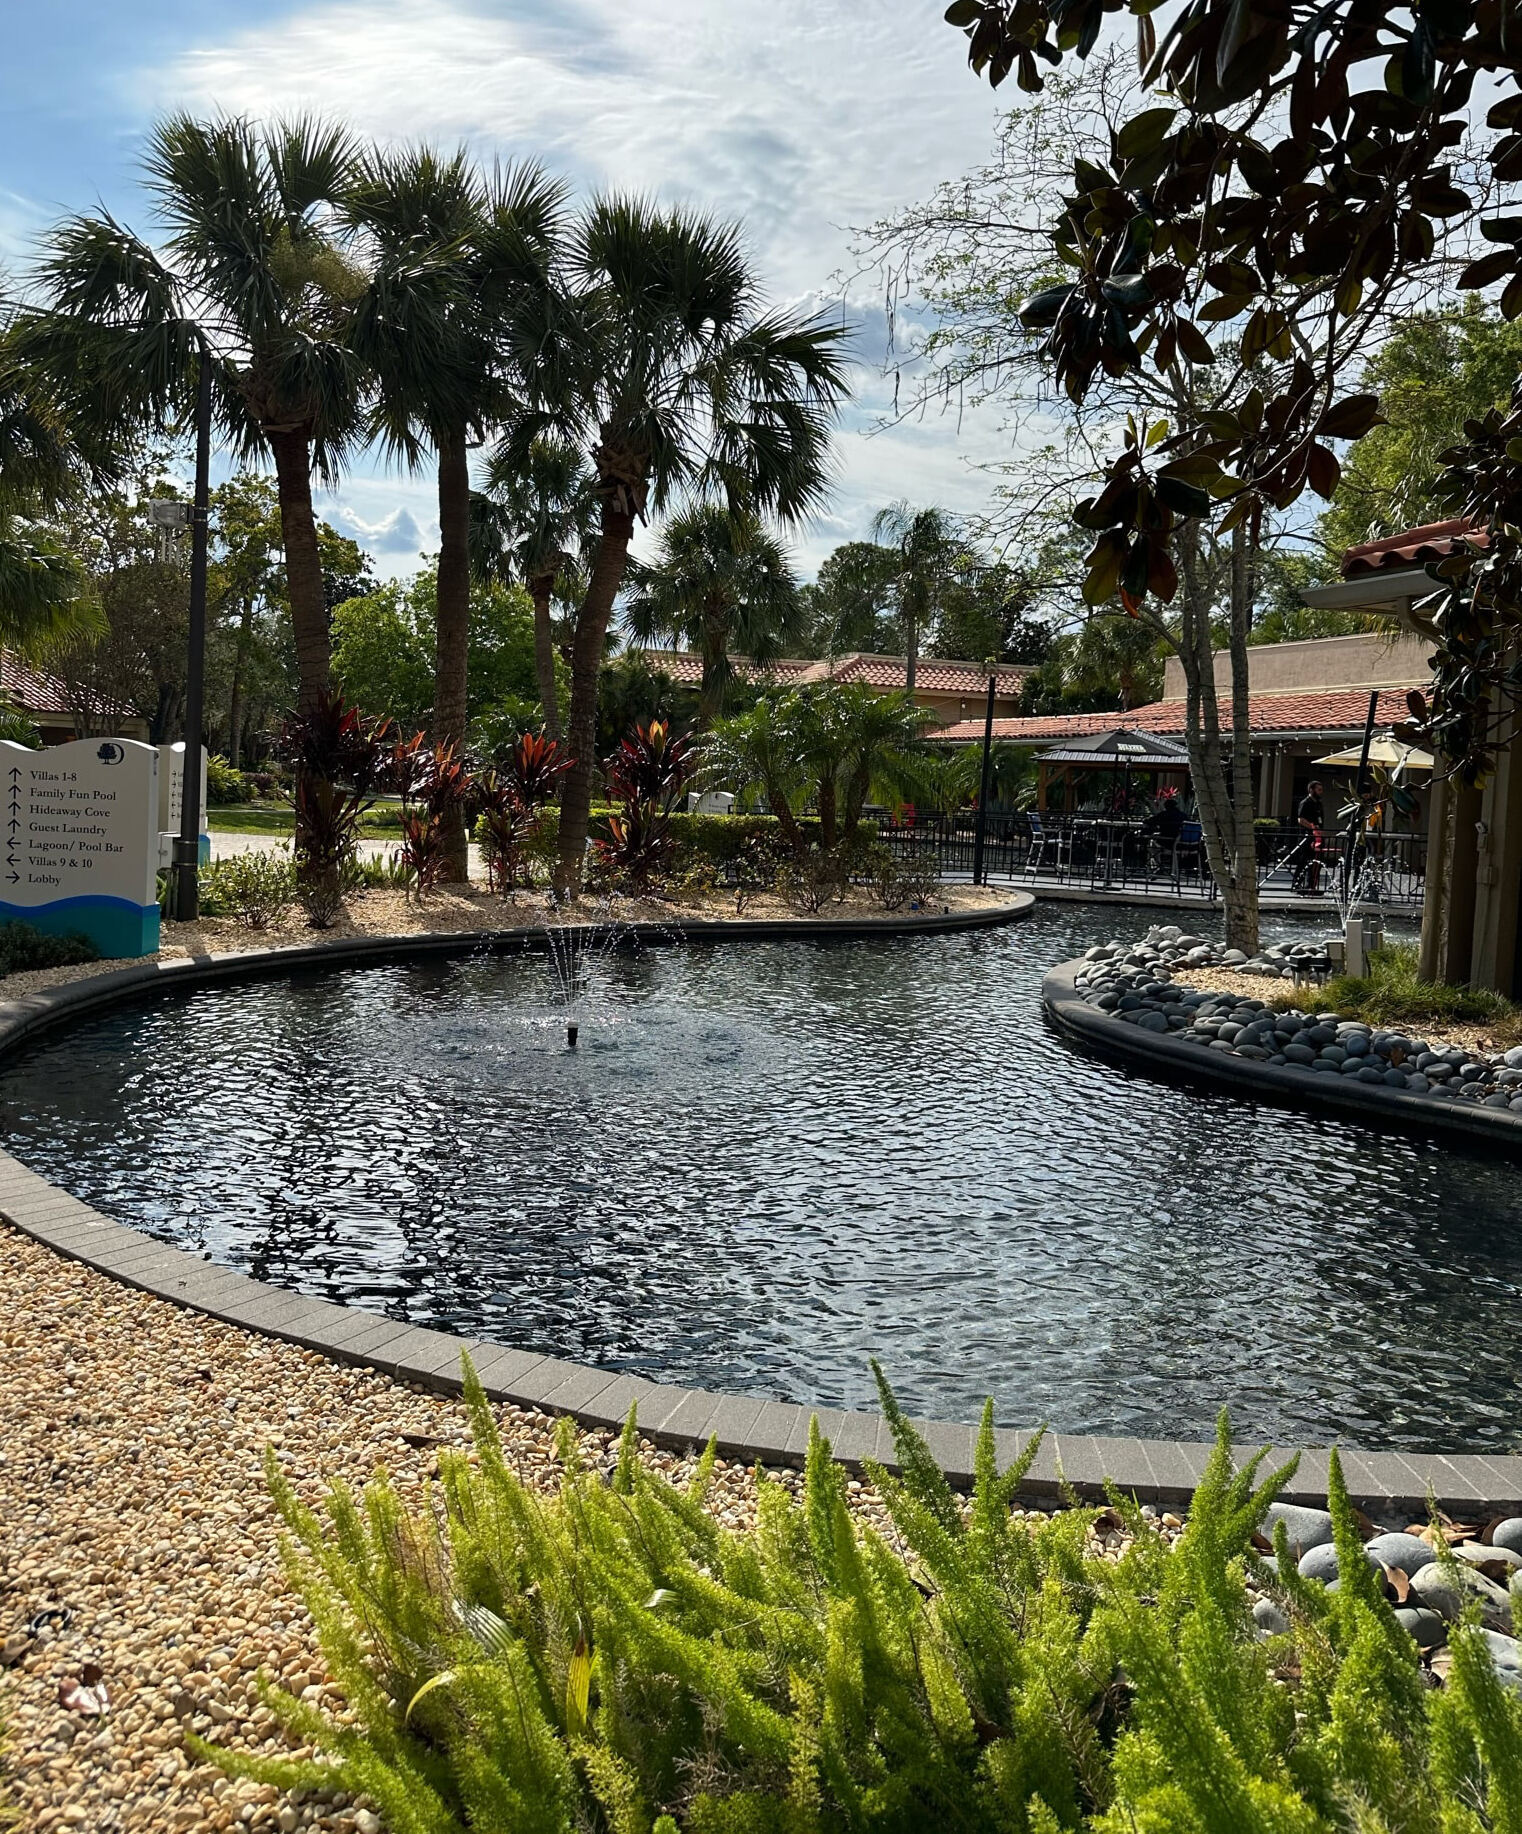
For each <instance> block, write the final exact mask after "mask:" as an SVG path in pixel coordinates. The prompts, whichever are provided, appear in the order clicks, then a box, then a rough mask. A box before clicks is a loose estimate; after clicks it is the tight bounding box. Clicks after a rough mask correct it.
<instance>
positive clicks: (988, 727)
mask: <svg viewBox="0 0 1522 1834" xmlns="http://www.w3.org/2000/svg"><path fill="white" fill-rule="evenodd" d="M998 685H999V665H998V662H997V660H996V659H995V658H994V657H992V656H990V657H989V659H988V705H987V708H986V710H985V711H984V714H983V779H982V784H981V787H980V788H979V790H978V821H977V826H976V827H975V828H974V829H973V840H972V882H973V884H974V885H982V884H983V883H984V874H983V839H984V836H985V835H986V833H987V831H988V787H989V784H988V780H989V778H990V776H991V775H992V774H993V743H994V691H995V689H996V688H997V687H998Z"/></svg>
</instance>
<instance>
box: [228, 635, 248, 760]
mask: <svg viewBox="0 0 1522 1834" xmlns="http://www.w3.org/2000/svg"><path fill="white" fill-rule="evenodd" d="M253 624H254V602H253V600H252V599H245V600H244V601H243V615H242V616H241V617H240V618H239V620H238V640H237V643H236V644H235V645H234V648H233V685H232V694H231V696H230V698H229V701H228V708H227V762H228V763H229V764H230V765H231V766H232V767H233V769H234V770H236V769H237V768H238V756H239V753H240V751H241V750H242V745H241V740H242V737H243V670H244V665H245V662H246V659H247V655H248V646H249V641H250V639H251V637H252V635H253Z"/></svg>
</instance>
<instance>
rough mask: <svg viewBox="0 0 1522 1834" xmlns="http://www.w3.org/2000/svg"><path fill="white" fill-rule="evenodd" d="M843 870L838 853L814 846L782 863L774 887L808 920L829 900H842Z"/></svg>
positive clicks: (843, 865) (843, 892)
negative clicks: (808, 917)
mask: <svg viewBox="0 0 1522 1834" xmlns="http://www.w3.org/2000/svg"><path fill="white" fill-rule="evenodd" d="M846 883H847V876H846V868H845V864H844V862H843V860H842V859H841V856H840V853H839V850H838V849H835V848H830V847H821V846H819V845H818V844H817V843H816V844H814V845H813V846H810V847H808V848H806V849H805V850H804V851H803V852H802V853H800V854H798V855H796V856H795V857H794V858H792V859H790V860H786V861H784V862H783V864H782V866H781V867H780V868H779V870H778V874H777V884H778V886H779V887H780V888H781V890H782V891H783V893H784V894H785V895H786V896H787V897H788V898H790V899H791V900H792V902H793V903H794V904H795V905H796V906H797V908H798V909H799V910H800V911H803V912H804V913H805V914H806V915H809V916H812V915H814V914H815V913H816V912H818V911H820V910H822V909H823V908H824V906H825V905H826V904H828V903H829V901H830V900H831V899H832V898H843V897H844V896H845V890H846Z"/></svg>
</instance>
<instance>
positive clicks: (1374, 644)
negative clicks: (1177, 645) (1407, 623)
mask: <svg viewBox="0 0 1522 1834" xmlns="http://www.w3.org/2000/svg"><path fill="white" fill-rule="evenodd" d="M1430 652H1431V645H1430V644H1428V643H1427V642H1426V641H1425V640H1424V639H1423V638H1421V637H1413V636H1411V635H1409V634H1408V633H1406V632H1403V631H1402V632H1394V633H1390V634H1388V635H1387V634H1386V633H1385V632H1383V631H1369V632H1361V633H1360V634H1359V635H1358V636H1356V637H1316V638H1313V639H1311V640H1309V641H1307V642H1304V643H1259V644H1254V645H1253V647H1252V649H1251V650H1250V651H1249V652H1248V663H1247V679H1248V686H1249V687H1250V688H1251V689H1252V692H1253V693H1254V694H1288V693H1292V692H1299V693H1303V692H1305V691H1306V690H1307V689H1315V688H1416V687H1421V686H1423V685H1424V684H1425V683H1426V681H1427V680H1428V678H1429V677H1430V675H1431V673H1432V671H1431V669H1430V668H1429V667H1428V665H1427V658H1428V655H1429V654H1430ZM1215 678H1216V686H1217V687H1218V688H1219V689H1221V690H1222V691H1223V692H1224V691H1225V690H1226V689H1227V688H1228V687H1229V686H1230V682H1231V658H1230V656H1229V655H1228V654H1227V652H1226V651H1225V650H1217V651H1216V656H1215ZM1183 698H1184V671H1183V668H1182V666H1181V665H1180V663H1179V660H1178V658H1177V657H1176V656H1170V657H1169V658H1168V661H1167V665H1166V667H1165V668H1164V671H1163V699H1164V700H1182V699H1183Z"/></svg>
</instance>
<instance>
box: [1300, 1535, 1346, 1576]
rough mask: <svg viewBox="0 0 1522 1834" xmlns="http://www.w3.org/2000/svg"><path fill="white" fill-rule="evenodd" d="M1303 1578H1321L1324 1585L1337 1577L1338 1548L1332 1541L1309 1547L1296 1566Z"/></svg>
mask: <svg viewBox="0 0 1522 1834" xmlns="http://www.w3.org/2000/svg"><path fill="white" fill-rule="evenodd" d="M1296 1571H1297V1572H1298V1573H1299V1575H1300V1577H1301V1578H1302V1579H1319V1580H1320V1581H1321V1583H1322V1584H1323V1585H1326V1584H1327V1583H1328V1581H1330V1580H1333V1579H1335V1578H1336V1577H1337V1550H1336V1548H1335V1547H1333V1546H1332V1544H1331V1542H1329V1541H1328V1542H1324V1543H1322V1544H1321V1545H1320V1546H1319V1547H1313V1548H1310V1549H1308V1550H1307V1551H1306V1552H1305V1553H1304V1554H1302V1555H1301V1556H1300V1561H1299V1564H1298V1566H1297V1568H1296Z"/></svg>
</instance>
